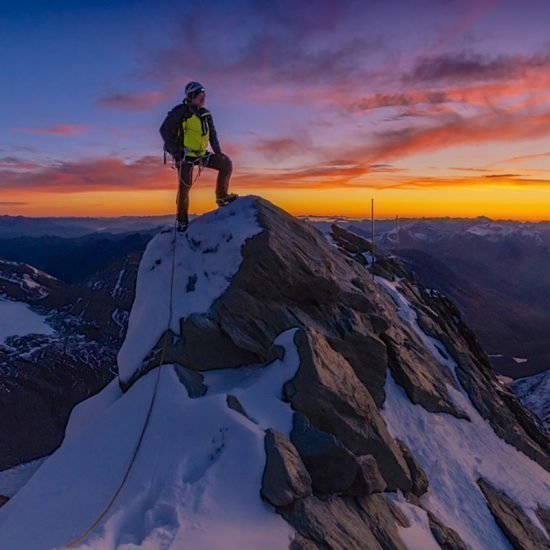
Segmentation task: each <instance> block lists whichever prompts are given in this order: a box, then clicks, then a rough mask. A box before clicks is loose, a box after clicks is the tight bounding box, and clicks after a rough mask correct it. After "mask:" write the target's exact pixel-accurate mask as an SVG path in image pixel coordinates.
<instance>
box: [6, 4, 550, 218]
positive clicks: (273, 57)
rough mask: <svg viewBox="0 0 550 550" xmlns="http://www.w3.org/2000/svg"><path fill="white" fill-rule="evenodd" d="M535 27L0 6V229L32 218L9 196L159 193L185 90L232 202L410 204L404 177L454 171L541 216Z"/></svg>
mask: <svg viewBox="0 0 550 550" xmlns="http://www.w3.org/2000/svg"><path fill="white" fill-rule="evenodd" d="M549 20H550V4H549V3H548V2H545V1H542V0H527V1H526V2H522V3H521V5H520V3H518V2H515V1H512V0H502V1H496V0H483V1H465V0H445V1H437V0H421V1H415V2H406V1H404V0H400V1H397V0H393V1H388V2H382V1H371V2H365V1H355V0H349V1H345V2H341V3H339V4H338V5H335V4H334V3H333V2H328V1H325V0H315V1H312V2H308V3H296V2H291V1H290V0H280V1H273V2H253V1H251V0H238V1H233V2H222V1H218V2H211V1H210V2H207V1H205V2H197V3H189V2H179V3H178V2H164V1H162V2H145V1H138V2H123V1H118V2H117V1H111V2H107V1H95V2H92V1H84V2H82V1H52V2H48V3H47V2H25V1H22V2H19V3H12V2H3V3H2V10H1V12H0V28H1V31H2V32H0V48H1V50H2V52H3V55H2V57H1V58H0V70H1V71H2V74H4V75H6V76H5V78H6V79H7V81H8V82H9V85H7V86H3V87H2V89H1V90H0V189H2V190H3V191H2V193H3V195H4V199H3V200H2V201H0V202H2V204H3V212H4V213H11V214H13V213H19V212H21V213H25V212H31V211H32V208H30V207H29V208H30V209H27V208H26V207H25V206H24V205H21V204H15V203H22V202H23V203H24V202H26V201H27V200H30V199H24V198H22V195H21V190H22V188H24V189H25V190H27V192H28V193H33V192H35V193H39V194H40V193H42V192H46V189H47V188H48V186H49V188H52V187H55V189H57V191H58V192H60V193H61V192H67V193H73V194H75V193H77V192H78V190H80V189H84V188H86V189H87V190H88V191H89V190H90V189H92V188H93V189H97V190H102V191H108V190H109V189H111V190H115V189H116V190H117V191H121V190H122V189H124V182H123V180H124V178H126V184H125V185H126V187H127V189H128V192H132V191H133V189H134V186H135V185H136V182H138V186H139V189H140V190H141V191H145V190H146V189H147V188H150V189H151V190H158V189H159V188H162V187H164V188H165V189H166V190H168V189H170V188H171V187H173V182H172V180H171V177H170V174H168V175H167V174H163V173H162V172H161V171H160V170H162V168H161V167H160V166H159V167H158V170H159V171H157V172H155V170H156V169H155V168H154V166H155V165H154V162H156V161H158V159H160V151H161V143H160V137H159V135H158V127H159V125H160V123H161V122H162V119H163V117H164V115H165V113H166V112H167V110H168V109H169V108H171V107H172V106H173V105H174V104H175V103H177V102H179V101H181V99H182V90H183V88H184V86H185V83H186V82H187V81H189V80H191V79H193V80H194V79H197V80H200V81H201V82H202V83H203V84H204V85H205V86H206V88H207V106H208V107H209V108H210V109H211V110H212V112H213V113H214V117H215V121H216V125H217V127H218V132H219V134H220V137H221V141H222V147H223V148H224V150H225V151H226V152H227V153H228V154H230V155H231V156H232V157H233V160H234V163H235V166H236V173H235V182H236V183H239V185H240V186H241V187H243V188H244V189H247V188H254V189H255V190H256V191H257V190H258V189H263V188H265V189H270V188H273V187H278V188H286V189H288V190H289V192H290V190H292V189H295V188H300V189H301V190H303V191H306V190H308V189H311V190H315V189H318V188H326V189H328V188H334V189H336V188H337V187H338V188H341V189H342V190H345V189H346V187H348V186H352V187H358V186H359V187H362V188H363V189H365V192H368V191H369V190H372V189H374V190H380V189H382V188H390V187H392V188H395V187H396V186H400V187H402V188H403V189H405V188H409V189H412V188H415V189H417V194H416V195H411V197H413V198H414V197H416V196H418V197H420V196H421V195H422V193H421V192H420V190H419V188H420V189H421V188H422V185H421V183H420V181H419V179H418V178H422V179H423V181H425V182H428V183H425V186H429V187H430V188H432V187H434V186H435V185H436V183H437V181H439V182H441V181H443V180H442V178H443V179H444V186H446V187H449V186H451V187H452V186H453V185H454V186H455V187H457V188H458V187H460V188H462V187H464V186H465V185H468V181H466V180H465V179H464V177H463V176H464V174H463V173H456V170H455V169H456V168H459V169H467V170H477V172H476V173H475V174H472V175H473V176H475V177H474V178H473V179H471V181H470V183H471V184H472V186H473V187H472V189H473V188H474V187H475V186H479V185H481V183H482V179H481V178H482V177H484V175H487V172H486V170H488V169H491V170H493V172H491V175H492V176H495V175H499V174H500V175H501V176H502V175H507V178H504V180H505V181H504V180H503V183H502V185H503V187H504V188H510V187H514V186H515V187H517V186H518V185H521V186H522V188H523V189H529V190H536V193H537V200H538V201H540V196H539V195H538V194H540V192H541V189H544V190H545V191H546V189H547V188H548V178H547V173H548V170H550V156H549V155H548V154H547V153H548V151H549V149H550V147H549V146H548V141H547V140H548V133H549V131H550V123H549V121H548V118H547V117H548V114H549V113H550V99H549V97H548V91H547V90H548V86H549V84H550V39H548V36H547V35H548V21H549ZM517 157H529V159H528V160H525V161H524V162H523V163H520V165H518V162H517V161H516V160H514V161H513V162H512V165H510V163H508V164H506V162H507V161H509V160H510V159H516V158H517ZM155 159H157V160H155ZM106 163H107V164H109V163H110V164H109V165H110V166H113V167H114V166H115V165H116V166H118V168H119V169H120V172H117V173H116V174H114V175H113V177H112V178H109V177H107V174H106V171H105V170H106V168H105V166H106V165H107V164H106ZM495 163H496V164H495ZM499 163H500V164H499ZM342 166H348V168H349V169H348V170H346V171H342V169H341V167H342ZM96 167H98V169H97V170H96ZM489 167H490V168H489ZM86 172H88V174H87V175H86ZM25 175H26V177H25ZM458 176H460V177H458ZM239 178H240V179H239ZM448 178H451V179H452V180H453V181H451V182H449V179H448ZM453 178H454V179H453ZM208 181H210V180H208V178H207V182H208ZM40 182H42V183H40ZM52 182H53V183H52ZM518 182H519V183H518ZM530 182H531V183H530ZM491 185H492V186H494V185H495V180H494V179H493V180H492V181H491ZM94 186H95V187H94ZM30 196H31V195H28V197H30ZM75 197H76V195H75ZM441 197H442V201H443V202H444V201H445V200H448V198H449V197H448V195H446V197H447V198H444V195H443V194H442V195H441ZM47 198H48V200H50V199H52V197H47ZM141 199H142V200H143V196H142V197H141ZM52 200H53V199H52ZM136 200H137V199H136ZM303 200H305V201H307V200H308V199H306V198H305V195H304V197H303ZM431 200H432V199H431ZM31 202H32V201H31ZM77 202H78V201H77ZM10 203H13V204H11V205H10ZM75 204H76V203H75ZM0 206H2V205H0ZM20 206H23V208H19V207H20ZM328 206H330V205H327V207H328ZM79 208H80V207H78V208H77V210H78V209H79ZM67 209H69V210H70V208H69V206H68V205H67ZM75 211H76V210H75ZM1 212H2V210H0V213H1ZM518 215H519V214H518Z"/></svg>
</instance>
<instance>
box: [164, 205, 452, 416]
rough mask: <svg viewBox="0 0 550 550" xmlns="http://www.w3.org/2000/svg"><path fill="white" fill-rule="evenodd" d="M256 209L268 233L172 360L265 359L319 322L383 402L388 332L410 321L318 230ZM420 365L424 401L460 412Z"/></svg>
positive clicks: (195, 321)
mask: <svg viewBox="0 0 550 550" xmlns="http://www.w3.org/2000/svg"><path fill="white" fill-rule="evenodd" d="M255 206H256V209H257V219H258V223H259V224H260V225H261V226H262V227H263V228H264V231H262V232H260V233H258V234H256V235H255V236H254V237H252V238H250V239H248V240H247V241H246V242H245V244H244V245H243V247H242V249H241V253H242V256H243V260H242V263H241V266H240V268H239V271H238V272H237V273H236V274H235V275H234V276H233V278H232V279H231V284H230V286H229V288H228V289H227V290H226V291H225V292H224V293H223V294H222V295H221V296H220V297H219V298H218V299H217V300H216V301H215V302H214V303H213V305H212V307H211V308H210V310H209V312H208V313H204V314H194V315H191V316H190V317H189V318H187V319H185V320H184V321H183V323H182V337H181V339H180V340H179V341H177V342H175V343H174V345H173V346H171V347H170V348H169V349H168V350H167V354H166V356H167V360H169V361H170V362H176V363H180V364H182V365H185V366H186V367H189V368H193V369H197V370H206V369H210V368H220V367H227V366H240V365H245V364H258V363H265V362H266V361H267V360H268V359H269V358H270V355H269V353H270V352H269V350H270V348H271V345H272V342H273V341H274V339H275V338H276V337H277V336H278V335H279V334H280V333H281V332H283V331H285V330H287V329H289V328H293V327H296V326H298V327H313V328H315V330H317V331H318V332H320V333H322V334H324V335H325V336H326V337H327V339H328V341H329V342H330V345H331V346H332V347H333V348H334V349H336V350H337V351H338V352H339V353H341V354H342V355H343V356H344V357H345V359H346V360H347V362H348V363H349V364H350V365H351V367H352V368H353V370H354V372H355V373H356V375H357V377H358V378H359V380H360V381H361V382H362V383H363V384H364V385H365V386H366V387H367V388H368V390H369V392H370V393H371V396H372V397H373V398H374V401H375V403H376V405H377V406H378V407H381V406H382V404H383V403H384V400H385V392H384V385H385V382H386V371H387V364H388V357H387V350H386V344H385V343H384V342H383V341H382V338H381V336H382V335H383V334H384V332H385V331H386V330H387V329H388V327H394V326H395V325H403V322H402V321H401V320H400V319H399V317H398V315H397V314H396V313H395V311H394V309H395V308H394V305H393V304H392V302H391V299H390V298H389V297H388V296H387V295H386V294H385V293H384V292H381V291H380V289H379V287H378V285H377V284H376V283H375V282H374V281H373V280H372V277H371V275H370V274H369V273H368V271H366V270H365V269H364V267H362V266H361V265H358V264H357V262H354V261H353V260H351V259H349V260H348V258H347V257H345V256H343V255H342V254H341V253H340V252H339V251H338V250H336V249H335V248H334V247H333V246H331V245H329V244H328V243H327V242H326V240H325V238H324V237H323V236H322V234H321V233H319V232H318V231H317V230H316V229H314V228H313V227H311V226H310V225H308V224H306V223H304V222H301V221H299V220H297V219H295V218H293V217H292V216H290V215H289V214H287V213H286V212H284V211H283V210H281V209H279V208H277V207H276V206H274V205H272V204H270V203H268V202H267V201H265V200H262V199H259V198H258V199H256V203H255ZM289 239H291V240H292V246H289ZM204 350H207V353H206V355H204ZM415 366H418V367H419V368H420V370H422V371H423V372H424V374H423V382H424V385H423V390H422V392H421V393H419V392H417V393H419V395H420V397H419V401H418V402H419V403H421V404H424V403H428V404H429V405H428V406H430V407H431V408H430V410H434V411H437V412H451V413H452V414H457V411H455V410H454V409H453V403H452V401H451V400H450V398H449V397H448V396H447V394H446V390H445V385H444V383H443V382H442V380H441V378H442V376H441V373H440V372H439V371H437V370H436V371H435V372H434V371H433V370H431V369H429V368H424V366H423V365H415V364H411V368H412V369H413V368H414V367H415ZM449 383H452V380H450V382H449ZM431 392H433V394H434V395H433V396H431V398H430V395H429V394H430V393H431ZM414 395H416V394H413V397H414Z"/></svg>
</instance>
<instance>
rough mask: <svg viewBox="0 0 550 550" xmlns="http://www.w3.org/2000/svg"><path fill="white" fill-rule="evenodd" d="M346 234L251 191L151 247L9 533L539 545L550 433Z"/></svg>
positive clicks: (76, 539) (42, 539)
mask: <svg viewBox="0 0 550 550" xmlns="http://www.w3.org/2000/svg"><path fill="white" fill-rule="evenodd" d="M345 237H346V235H345V234H344V233H342V232H339V233H338V234H333V236H332V240H331V242H332V243H334V244H329V242H327V239H325V237H324V236H323V235H322V234H321V233H319V232H317V231H316V230H315V229H314V228H313V227H311V226H310V225H308V224H306V223H304V222H301V221H299V220H297V219H295V218H293V217H292V216H290V215H288V214H287V213H285V212H284V211H282V210H280V209H279V208H277V207H275V206H274V205H272V204H271V203H269V202H267V201H265V200H262V199H260V198H258V197H245V198H241V199H239V200H237V201H235V202H234V203H232V204H231V205H229V206H227V207H225V208H223V209H220V210H216V211H215V212H210V213H208V214H205V215H203V216H201V217H198V218H196V219H195V220H194V221H193V222H192V223H191V225H190V227H189V230H188V231H187V233H185V234H177V235H176V234H174V233H173V230H172V228H167V231H166V232H163V233H160V234H159V235H158V236H157V237H155V238H154V239H153V240H152V241H151V243H150V245H149V247H148V248H147V250H146V252H145V254H144V256H143V258H142V261H141V264H140V269H139V274H138V280H137V289H136V299H135V302H134V306H133V308H132V312H131V315H130V323H129V329H128V335H127V338H126V340H125V342H124V344H123V346H122V348H121V350H120V353H119V358H118V361H119V379H118V380H114V381H113V382H112V383H111V384H110V385H109V386H107V387H106V388H105V389H104V390H103V391H102V392H100V393H99V394H97V395H96V396H94V397H92V398H90V399H89V400H87V401H85V402H83V403H82V404H80V405H79V406H78V407H76V408H75V410H74V411H73V414H72V415H71V419H70V422H69V425H68V427H67V431H66V436H65V441H64V443H63V445H62V446H61V448H60V449H59V450H58V451H57V452H56V453H55V454H54V455H52V456H51V457H50V458H49V459H48V460H46V462H45V463H44V464H43V465H42V466H41V467H40V469H39V470H38V472H37V473H36V474H35V476H34V477H33V478H32V479H31V480H30V482H29V483H28V484H27V485H26V486H25V487H24V488H23V489H22V490H21V491H20V492H19V493H17V494H16V495H15V496H14V497H13V498H12V499H11V500H10V501H9V502H8V503H7V504H5V505H4V506H3V507H2V508H1V509H0V540H2V541H7V542H8V544H9V546H10V547H14V548H51V547H59V546H62V545H66V544H69V543H70V542H71V541H72V542H73V546H79V547H89V548H98V547H101V548H121V547H123V548H130V547H135V546H139V547H144V548H167V547H173V548H198V549H201V548H209V549H210V548H245V549H248V548H250V549H252V548H259V547H261V548H288V547H292V548H319V547H320V548H399V549H401V548H438V547H452V548H497V549H498V548H508V547H509V546H510V541H512V542H513V544H516V543H517V542H518V541H520V542H521V543H522V544H524V545H525V546H527V547H529V546H530V547H544V545H548V540H549V539H548V531H549V530H550V529H549V526H548V525H547V523H545V522H546V521H547V518H548V513H549V510H550V473H549V470H550V459H549V454H548V450H549V442H548V439H547V437H546V435H545V433H544V432H543V431H541V430H540V428H539V426H538V425H537V423H536V422H535V420H534V418H533V417H532V415H530V414H529V413H527V412H526V411H525V410H524V409H523V408H522V407H521V405H520V404H519V402H518V401H517V399H515V398H514V396H513V394H512V393H511V392H510V391H509V390H507V389H506V388H505V387H504V386H502V385H501V384H500V383H499V382H498V380H497V379H496V377H495V376H494V374H493V372H492V370H491V367H490V364H489V362H488V360H487V357H486V356H485V354H484V353H483V351H482V350H481V348H480V346H479V344H478V342H477V340H476V338H475V336H474V335H473V333H471V331H470V330H469V329H468V327H467V326H465V324H464V322H463V321H462V319H461V317H460V314H459V313H458V311H457V310H456V308H454V306H453V305H452V304H451V303H450V302H449V301H448V300H447V299H446V298H445V297H444V296H442V295H440V294H439V293H431V294H430V293H428V292H426V291H425V290H424V289H423V288H421V287H419V286H418V285H417V284H415V283H414V281H413V279H412V277H410V276H409V275H408V274H407V272H406V271H404V270H403V269H402V268H401V267H400V266H398V265H397V264H395V263H393V262H392V261H391V260H389V259H381V260H380V261H379V262H378V263H377V264H375V266H374V267H373V268H372V270H373V271H372V272H370V271H369V270H368V269H367V268H366V267H365V261H364V256H363V255H362V252H361V251H362V250H363V249H362V247H363V243H362V242H361V240H360V238H359V239H355V238H354V239H353V243H352V244H353V251H350V246H349V244H350V242H351V240H350V239H347V240H346V238H345ZM344 241H345V242H344ZM368 245H369V243H366V242H365V243H364V250H368ZM363 252H364V251H363ZM359 258H362V260H363V261H362V262H361V261H360V260H359ZM373 275H376V276H375V277H373ZM161 364H162V366H161V367H159V365H161ZM46 502H47V503H48V505H47V506H44V503H46ZM510 517H513V518H514V520H513V521H510ZM29 518H32V519H29Z"/></svg>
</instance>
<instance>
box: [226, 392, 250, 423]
mask: <svg viewBox="0 0 550 550" xmlns="http://www.w3.org/2000/svg"><path fill="white" fill-rule="evenodd" d="M226 403H227V406H228V407H229V408H230V409H232V410H234V411H236V412H238V413H239V414H242V415H243V416H244V417H245V418H248V420H250V421H251V422H254V424H257V422H256V421H255V420H254V419H253V418H251V417H250V416H249V415H248V413H247V412H246V411H245V409H244V407H243V406H242V403H241V402H240V401H239V400H238V399H237V398H236V397H235V396H234V395H231V394H228V395H227V398H226Z"/></svg>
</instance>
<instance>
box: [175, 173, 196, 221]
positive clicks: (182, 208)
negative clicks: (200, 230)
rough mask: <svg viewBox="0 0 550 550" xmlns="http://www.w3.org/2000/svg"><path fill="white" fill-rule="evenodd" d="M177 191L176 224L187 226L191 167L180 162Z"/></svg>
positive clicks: (191, 183) (191, 175) (191, 178)
mask: <svg viewBox="0 0 550 550" xmlns="http://www.w3.org/2000/svg"><path fill="white" fill-rule="evenodd" d="M178 174H179V182H178V185H179V189H178V222H179V223H181V224H185V225H187V224H188V223H189V218H188V212H189V190H190V189H191V185H193V165H192V164H189V163H187V162H180V163H179V165H178Z"/></svg>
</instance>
